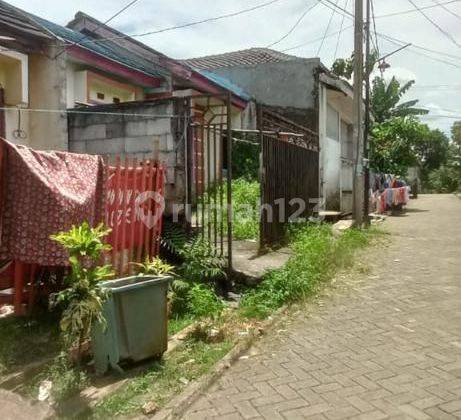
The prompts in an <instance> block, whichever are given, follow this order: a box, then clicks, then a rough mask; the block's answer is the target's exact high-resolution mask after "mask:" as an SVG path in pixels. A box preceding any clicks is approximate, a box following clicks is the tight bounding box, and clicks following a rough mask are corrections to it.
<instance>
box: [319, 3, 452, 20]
mask: <svg viewBox="0 0 461 420" xmlns="http://www.w3.org/2000/svg"><path fill="white" fill-rule="evenodd" d="M319 1H321V2H323V1H325V2H327V4H324V5H325V6H326V7H328V8H330V9H332V8H333V7H334V3H333V2H332V1H331V0H319ZM459 2H461V0H449V1H446V2H444V3H439V4H437V5H435V4H434V5H431V6H422V7H420V8H419V9H420V10H427V9H433V8H435V7H440V6H446V5H447V4H453V3H459ZM337 9H338V10H339V12H338V11H337V12H338V13H343V14H345V15H346V16H347V17H348V18H349V19H353V18H354V15H353V14H352V13H350V12H349V11H347V10H345V9H343V8H341V7H338V8H337ZM418 12H419V11H418V10H415V9H409V10H401V11H400V12H392V13H387V14H385V15H377V16H375V18H376V19H382V18H388V17H394V16H402V15H407V14H413V13H418Z"/></svg>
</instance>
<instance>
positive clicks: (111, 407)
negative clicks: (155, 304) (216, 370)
mask: <svg viewBox="0 0 461 420" xmlns="http://www.w3.org/2000/svg"><path fill="white" fill-rule="evenodd" d="M231 348H232V342H231V341H227V340H225V341H222V342H220V343H204V342H202V341H196V340H187V341H185V342H184V344H183V345H182V346H181V347H180V348H178V350H176V351H174V352H173V353H172V354H171V356H169V357H168V358H166V359H165V360H162V361H159V362H156V363H154V364H153V365H152V367H151V368H150V369H149V370H148V371H147V372H145V373H144V374H143V375H140V376H138V377H137V378H135V379H133V381H131V382H130V383H129V384H128V385H127V386H125V387H123V388H122V389H121V390H120V391H118V392H116V393H115V394H112V395H111V396H109V397H107V398H105V399H104V400H103V401H101V403H100V404H98V406H97V407H96V408H95V409H94V411H93V413H92V414H91V416H90V418H94V419H107V418H110V417H113V416H123V415H127V414H131V415H133V413H135V412H139V411H141V408H142V406H143V405H144V404H145V403H146V402H147V401H149V399H150V398H155V399H154V402H155V405H156V406H157V407H162V406H163V405H165V403H166V402H167V401H168V400H169V399H170V398H171V397H173V396H174V395H176V394H178V393H180V392H181V390H182V389H183V388H184V387H185V386H186V385H187V384H188V383H189V382H191V381H193V380H195V379H197V378H199V377H201V376H202V375H204V374H205V373H207V372H208V371H209V370H210V369H211V367H212V366H213V365H214V364H215V363H216V362H217V361H218V360H220V359H221V358H222V357H223V356H224V355H225V354H226V353H227V352H228V351H229V350H230V349H231Z"/></svg>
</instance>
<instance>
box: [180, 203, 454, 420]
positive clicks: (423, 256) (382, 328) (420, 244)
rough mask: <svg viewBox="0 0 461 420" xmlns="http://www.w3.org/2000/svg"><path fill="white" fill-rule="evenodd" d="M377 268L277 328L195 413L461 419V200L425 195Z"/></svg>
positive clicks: (398, 224) (389, 224) (371, 262)
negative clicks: (282, 327)
mask: <svg viewBox="0 0 461 420" xmlns="http://www.w3.org/2000/svg"><path fill="white" fill-rule="evenodd" d="M384 227H385V228H386V229H387V230H389V231H390V232H391V233H392V236H391V239H390V244H388V245H387V246H381V247H376V248H373V249H370V250H369V251H367V252H366V254H365V255H364V259H365V260H366V261H367V265H368V266H369V269H367V270H362V271H363V272H362V273H355V275H354V276H350V275H349V276H340V277H338V279H336V281H335V283H334V287H332V288H330V289H329V292H328V294H327V296H326V297H324V298H322V299H320V300H318V301H317V302H315V303H312V304H310V305H308V307H307V309H306V310H303V311H300V312H299V313H298V314H296V315H295V316H294V317H293V319H292V320H291V322H290V324H289V325H288V326H287V327H286V328H284V329H281V330H278V331H275V332H274V333H273V334H270V335H269V334H268V335H267V336H266V337H265V338H263V339H262V340H261V341H260V342H259V343H258V344H257V345H256V346H255V347H254V348H253V349H252V350H251V351H250V352H249V357H247V358H243V359H241V360H239V361H238V362H237V363H236V364H235V365H234V366H232V367H231V368H230V369H229V370H228V371H227V372H226V373H225V374H224V376H223V377H222V378H221V379H220V380H219V381H218V382H217V383H216V384H215V385H213V387H212V388H211V389H210V390H209V391H208V392H207V394H205V395H203V396H202V397H201V398H200V399H199V400H198V401H197V402H196V403H195V404H194V405H193V406H192V407H191V409H190V410H189V411H188V412H187V413H186V415H185V418H187V419H193V418H196V419H204V418H214V417H219V418H220V419H225V418H228V419H250V418H255V419H256V418H259V419H261V418H264V419H271V420H272V419H300V418H312V419H343V418H351V419H387V418H392V419H430V418H433V419H454V418H461V200H460V199H459V198H457V197H455V196H453V195H422V196H420V198H419V199H418V200H413V201H412V202H411V203H410V205H409V206H408V209H407V212H406V214H405V215H402V216H400V217H390V218H388V219H387V221H386V222H385V223H384Z"/></svg>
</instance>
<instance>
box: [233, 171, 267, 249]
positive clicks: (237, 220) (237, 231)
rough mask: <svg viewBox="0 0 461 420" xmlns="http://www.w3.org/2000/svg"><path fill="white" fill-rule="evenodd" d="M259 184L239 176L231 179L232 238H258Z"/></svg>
mask: <svg viewBox="0 0 461 420" xmlns="http://www.w3.org/2000/svg"><path fill="white" fill-rule="evenodd" d="M259 203H260V184H259V182H258V181H247V180H246V179H243V178H240V179H235V180H233V181H232V205H233V209H234V210H233V211H234V215H233V218H232V219H233V220H232V235H233V237H234V239H237V240H243V239H255V240H256V239H258V238H259Z"/></svg>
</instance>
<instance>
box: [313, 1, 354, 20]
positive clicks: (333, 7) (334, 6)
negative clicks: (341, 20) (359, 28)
mask: <svg viewBox="0 0 461 420" xmlns="http://www.w3.org/2000/svg"><path fill="white" fill-rule="evenodd" d="M319 1H320V2H321V3H322V4H323V5H324V6H326V7H328V8H329V9H331V10H334V11H335V12H337V13H341V12H342V13H344V14H346V15H347V16H349V17H350V18H354V15H353V14H352V13H351V12H349V10H346V9H345V8H344V7H340V6H338V2H336V3H333V1H332V0H319Z"/></svg>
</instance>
